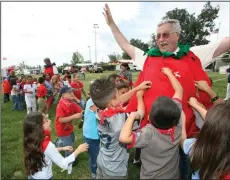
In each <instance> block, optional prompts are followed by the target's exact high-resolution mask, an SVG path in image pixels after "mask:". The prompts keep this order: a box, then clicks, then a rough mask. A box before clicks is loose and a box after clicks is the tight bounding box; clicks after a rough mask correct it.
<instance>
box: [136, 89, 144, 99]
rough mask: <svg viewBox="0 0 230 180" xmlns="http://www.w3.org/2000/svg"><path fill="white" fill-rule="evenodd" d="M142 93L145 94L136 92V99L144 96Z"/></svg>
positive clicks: (141, 91)
mask: <svg viewBox="0 0 230 180" xmlns="http://www.w3.org/2000/svg"><path fill="white" fill-rule="evenodd" d="M144 93H145V91H144V90H140V91H137V94H136V96H137V98H142V97H143V96H144Z"/></svg>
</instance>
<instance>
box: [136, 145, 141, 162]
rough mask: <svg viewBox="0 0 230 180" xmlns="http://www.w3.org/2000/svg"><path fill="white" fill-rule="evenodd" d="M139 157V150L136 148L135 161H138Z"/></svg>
mask: <svg viewBox="0 0 230 180" xmlns="http://www.w3.org/2000/svg"><path fill="white" fill-rule="evenodd" d="M140 157H141V148H136V153H135V160H137V161H138V160H140Z"/></svg>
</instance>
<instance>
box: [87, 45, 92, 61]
mask: <svg viewBox="0 0 230 180" xmlns="http://www.w3.org/2000/svg"><path fill="white" fill-rule="evenodd" d="M88 48H89V60H90V62H92V61H91V51H90V46H88Z"/></svg>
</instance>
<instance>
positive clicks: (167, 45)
mask: <svg viewBox="0 0 230 180" xmlns="http://www.w3.org/2000/svg"><path fill="white" fill-rule="evenodd" d="M156 40H157V46H158V48H159V49H160V51H161V52H174V51H175V50H176V48H177V42H178V40H179V34H178V33H176V32H174V29H173V25H172V24H170V23H166V24H162V25H161V26H159V27H158V28H157V36H156Z"/></svg>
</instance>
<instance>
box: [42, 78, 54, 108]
mask: <svg viewBox="0 0 230 180" xmlns="http://www.w3.org/2000/svg"><path fill="white" fill-rule="evenodd" d="M43 78H44V79H45V85H46V89H47V100H46V103H47V105H48V109H50V107H51V104H52V102H53V87H52V84H51V76H50V74H44V75H43Z"/></svg>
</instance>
